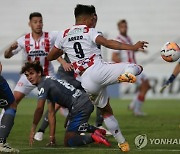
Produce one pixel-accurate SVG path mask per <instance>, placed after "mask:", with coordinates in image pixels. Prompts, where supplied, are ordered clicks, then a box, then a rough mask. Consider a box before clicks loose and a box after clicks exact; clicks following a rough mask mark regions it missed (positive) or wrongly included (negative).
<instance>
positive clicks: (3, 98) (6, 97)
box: [0, 76, 15, 108]
mask: <svg viewBox="0 0 180 154" xmlns="http://www.w3.org/2000/svg"><path fill="white" fill-rule="evenodd" d="M14 100H15V99H14V95H13V93H12V91H11V89H10V87H9V84H8V83H7V81H6V80H5V79H4V78H3V77H2V76H0V107H1V108H4V107H6V106H8V105H10V104H12V103H13V102H14Z"/></svg>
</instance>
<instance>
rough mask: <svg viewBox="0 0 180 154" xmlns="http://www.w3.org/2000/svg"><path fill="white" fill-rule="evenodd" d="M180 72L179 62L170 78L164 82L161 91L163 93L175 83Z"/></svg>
mask: <svg viewBox="0 0 180 154" xmlns="http://www.w3.org/2000/svg"><path fill="white" fill-rule="evenodd" d="M179 72H180V63H178V64H177V65H176V66H175V68H174V70H173V73H172V74H171V76H170V77H169V79H168V80H167V81H166V82H165V83H164V84H163V86H162V88H161V89H160V92H161V93H163V91H164V90H165V89H166V88H167V87H168V86H169V85H171V84H172V83H173V81H174V80H175V78H176V76H177V75H178V74H179Z"/></svg>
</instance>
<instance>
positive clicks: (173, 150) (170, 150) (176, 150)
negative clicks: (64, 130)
mask: <svg viewBox="0 0 180 154" xmlns="http://www.w3.org/2000/svg"><path fill="white" fill-rule="evenodd" d="M36 149H42V150H75V149H82V150H87V149H91V150H101V151H119V149H115V148H114V149H112V148H110V149H103V148H94V149H92V148H63V147H62V148H52V147H48V148H46V147H36V148H20V150H36ZM131 151H142V152H143V151H162V152H163V151H169V152H179V151H180V149H142V150H138V149H131Z"/></svg>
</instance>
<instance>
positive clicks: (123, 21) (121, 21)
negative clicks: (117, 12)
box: [117, 19, 127, 26]
mask: <svg viewBox="0 0 180 154" xmlns="http://www.w3.org/2000/svg"><path fill="white" fill-rule="evenodd" d="M121 24H127V21H126V20H125V19H122V20H119V22H118V23H117V25H118V26H120V25H121Z"/></svg>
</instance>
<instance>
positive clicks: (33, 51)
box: [13, 31, 58, 76]
mask: <svg viewBox="0 0 180 154" xmlns="http://www.w3.org/2000/svg"><path fill="white" fill-rule="evenodd" d="M57 35H58V32H55V31H54V32H43V35H42V36H41V38H40V39H39V40H38V41H35V40H34V39H33V37H32V34H31V33H28V34H26V35H24V36H22V37H20V38H19V39H18V40H17V42H18V48H17V49H15V50H13V54H14V55H15V54H17V53H18V52H19V51H21V50H22V52H23V61H24V63H25V62H27V61H35V60H37V61H40V63H41V65H42V66H43V69H44V74H45V75H50V76H54V67H53V65H52V63H51V62H50V61H48V60H47V55H48V53H49V51H50V50H51V48H52V47H53V46H54V43H55V40H56V38H57Z"/></svg>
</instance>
